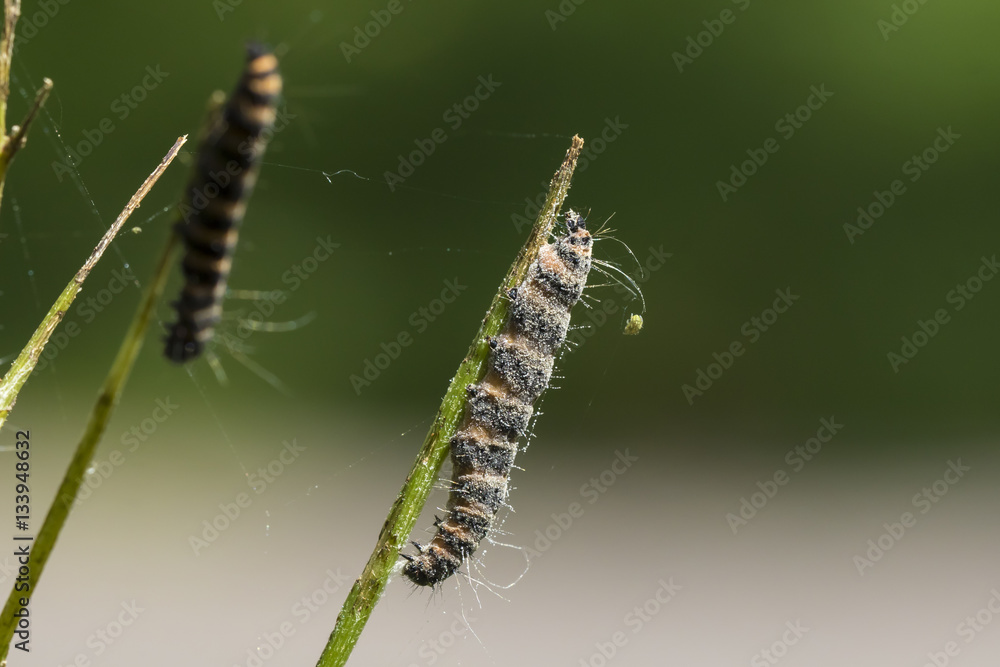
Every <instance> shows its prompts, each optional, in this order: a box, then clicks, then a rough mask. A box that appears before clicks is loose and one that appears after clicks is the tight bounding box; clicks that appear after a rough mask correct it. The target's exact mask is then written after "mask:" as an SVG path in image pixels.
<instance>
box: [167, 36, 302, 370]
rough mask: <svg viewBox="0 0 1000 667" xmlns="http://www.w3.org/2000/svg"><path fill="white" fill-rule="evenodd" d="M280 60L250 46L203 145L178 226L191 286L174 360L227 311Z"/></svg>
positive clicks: (176, 328) (174, 332) (181, 303)
mask: <svg viewBox="0 0 1000 667" xmlns="http://www.w3.org/2000/svg"><path fill="white" fill-rule="evenodd" d="M281 83H282V82H281V74H280V73H279V72H278V59H277V58H275V56H274V55H273V54H272V53H270V52H268V51H267V50H265V49H264V48H263V47H261V46H258V45H253V44H251V45H249V46H247V57H246V65H245V67H244V69H243V74H242V76H241V77H240V80H239V83H237V85H236V89H235V90H234V91H233V93H232V95H230V96H229V99H228V100H227V101H226V104H225V106H224V107H223V108H222V113H221V118H219V119H218V121H217V122H216V123H215V124H214V125H213V126H212V127H211V128H210V129H209V131H208V133H207V134H206V136H205V137H204V138H203V139H202V141H201V145H200V146H199V148H198V157H197V160H198V161H197V166H196V168H195V173H194V176H193V178H192V179H191V182H190V183H189V184H188V187H187V191H186V193H185V197H184V201H183V202H182V203H181V205H180V212H181V215H182V217H183V221H179V222H178V223H177V226H176V232H177V234H179V235H180V237H181V238H182V239H183V241H184V248H185V254H184V260H183V262H182V264H181V268H182V270H183V272H184V278H185V283H184V288H183V290H182V291H181V295H180V298H179V299H178V300H177V301H176V302H174V303H173V306H174V308H175V309H176V310H177V321H176V322H174V323H173V324H171V325H169V327H168V329H169V334H168V335H167V338H166V348H165V350H164V354H166V357H167V358H168V359H170V360H171V361H174V362H176V363H184V362H185V361H188V360H190V359H194V358H195V357H197V356H198V355H199V354H201V352H202V350H203V349H204V347H205V344H206V343H207V342H208V341H209V340H210V339H211V338H212V335H213V333H214V331H215V325H216V324H218V323H219V320H220V319H221V318H222V297H223V296H224V295H225V293H226V283H227V281H228V278H229V271H230V269H231V268H232V262H233V252H234V250H235V248H236V240H237V238H238V235H239V227H240V224H241V223H242V222H243V215H244V213H245V212H246V207H247V200H248V199H249V197H250V193H251V192H252V191H253V186H254V183H255V182H256V181H257V171H258V169H259V167H260V160H261V158H262V156H263V155H264V149H265V148H266V146H267V141H268V139H270V137H271V133H272V132H271V131H272V127H273V126H274V120H275V117H276V114H277V108H276V105H277V100H278V96H279V95H280V94H281Z"/></svg>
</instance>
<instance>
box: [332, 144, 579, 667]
mask: <svg viewBox="0 0 1000 667" xmlns="http://www.w3.org/2000/svg"><path fill="white" fill-rule="evenodd" d="M582 148H583V139H581V138H580V137H578V136H574V137H573V143H572V145H571V146H570V149H569V150H568V151H567V152H566V159H565V160H564V161H563V163H562V166H561V167H560V168H559V170H558V171H557V172H556V174H555V176H553V177H552V181H551V183H550V184H549V192H548V195H547V196H546V199H545V205H544V206H543V207H542V210H541V212H540V213H539V214H538V219H537V220H536V221H535V225H534V227H533V228H532V232H531V236H530V237H529V238H528V240H527V242H526V243H525V244H524V247H522V248H521V252H520V253H519V254H518V256H517V259H516V260H515V261H514V264H513V265H512V266H511V267H510V270H509V271H508V272H507V277H506V278H504V281H503V283H501V285H500V289H499V290H498V291H497V294H496V296H494V297H493V302H492V303H491V304H490V308H489V310H488V311H487V312H486V317H485V318H483V324H482V326H481V327H480V329H479V331H478V332H477V333H476V337H475V338H474V339H473V340H472V345H471V347H470V348H469V352H468V353H467V354H466V356H465V359H464V360H463V361H462V363H461V365H459V367H458V372H457V373H456V374H455V377H454V378H452V380H451V385H449V387H448V391H447V393H445V396H444V399H443V401H442V402H441V407H440V408H439V409H438V413H437V417H435V419H434V423H433V424H432V425H431V428H430V431H429V432H428V433H427V437H426V438H425V440H424V444H423V446H422V447H421V449H420V453H419V454H418V455H417V459H416V461H414V463H413V468H412V469H411V470H410V474H409V475H407V477H406V481H405V482H404V483H403V488H402V489H401V490H400V492H399V496H397V498H396V501H395V502H394V503H393V505H392V508H391V509H390V510H389V516H388V518H386V520H385V525H383V526H382V532H381V533H380V534H379V538H378V542H377V543H376V544H375V550H374V551H373V552H372V555H371V557H370V558H369V559H368V564H367V565H365V569H364V571H363V572H362V574H361V577H360V578H359V579H358V580H357V581H355V582H354V586H353V587H352V588H351V592H350V593H348V595H347V600H345V601H344V606H343V609H341V612H340V615H339V616H338V617H337V624H336V626H335V627H334V629H333V633H332V634H331V635H330V639H329V641H328V642H327V645H326V648H325V649H324V650H323V654H322V655H321V656H320V659H319V662H318V663H317V667H341V666H342V665H344V664H345V663H346V662H347V659H348V658H349V657H350V655H351V651H353V650H354V646H355V645H356V644H357V642H358V638H359V637H360V636H361V631H362V630H363V629H364V627H365V624H366V623H367V622H368V619H369V617H370V616H371V614H372V611H373V610H374V609H375V605H376V604H377V603H378V601H379V599H380V598H381V597H382V593H383V592H385V587H386V585H387V584H388V582H389V575H390V574H391V573H392V570H393V567H394V566H395V564H396V561H397V560H398V559H399V550H400V548H401V547H402V546H403V545H404V544H405V543H406V540H407V539H408V538H409V536H410V532H411V531H412V530H413V526H414V525H415V524H416V521H417V518H418V517H419V516H420V512H421V510H423V507H424V503H425V502H426V501H427V496H428V494H429V493H430V490H431V487H432V486H433V484H434V482H435V480H437V477H438V472H439V471H440V469H441V465H442V464H443V463H444V461H445V458H446V457H447V456H448V452H449V448H450V444H449V443H450V440H451V438H452V436H453V435H454V434H455V430H456V428H457V426H458V422H459V420H460V419H461V417H462V410H463V408H464V407H465V402H466V398H467V397H466V392H465V387H466V386H467V385H469V384H472V383H474V382H476V381H478V380H479V378H480V376H481V375H482V373H483V367H484V365H485V363H486V359H487V356H488V354H489V343H488V342H487V339H488V338H489V337H491V336H495V335H497V334H498V333H499V332H500V329H501V327H502V326H503V324H504V322H506V320H507V308H508V306H507V304H508V299H507V290H509V289H510V288H511V287H514V286H516V285H518V284H520V283H521V281H522V280H523V279H524V276H525V275H526V274H527V272H528V267H529V266H530V265H531V262H532V261H534V259H535V257H536V256H537V255H538V250H539V248H541V247H542V246H543V245H544V244H545V243H546V242H547V241H548V237H549V234H550V233H551V231H552V227H553V225H554V224H555V222H556V216H557V215H558V214H559V210H560V208H561V207H562V203H563V201H564V200H565V199H566V195H567V193H568V192H569V186H570V181H571V180H572V178H573V170H574V169H575V168H576V161H577V158H578V157H579V155H580V150H581V149H582Z"/></svg>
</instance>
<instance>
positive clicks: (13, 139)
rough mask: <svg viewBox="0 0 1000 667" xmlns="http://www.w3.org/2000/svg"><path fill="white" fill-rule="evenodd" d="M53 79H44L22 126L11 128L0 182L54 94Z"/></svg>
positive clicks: (0, 165) (1, 153)
mask: <svg viewBox="0 0 1000 667" xmlns="http://www.w3.org/2000/svg"><path fill="white" fill-rule="evenodd" d="M53 85H54V84H53V83H52V79H50V78H48V77H45V78H44V79H42V87H41V88H39V89H38V91H37V92H36V93H35V101H34V102H33V103H32V105H31V108H30V109H28V115H26V116H25V117H24V120H23V121H22V122H21V124H20V125H15V126H14V127H12V128H10V129H11V133H10V136H9V137H7V141H6V143H4V145H3V149H2V150H0V180H2V179H3V177H4V176H6V175H7V166H8V165H9V164H10V163H11V162H13V160H14V156H15V155H17V152H18V151H19V150H21V149H22V148H24V144H25V142H26V141H27V138H28V130H29V129H30V128H31V123H32V122H33V121H34V120H35V117H36V116H37V115H38V112H39V111H40V110H41V109H42V105H44V104H45V100H47V99H48V97H49V93H51V92H52V86H53Z"/></svg>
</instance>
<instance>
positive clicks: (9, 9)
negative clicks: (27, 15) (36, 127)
mask: <svg viewBox="0 0 1000 667" xmlns="http://www.w3.org/2000/svg"><path fill="white" fill-rule="evenodd" d="M3 16H4V21H3V37H2V38H0V133H2V134H3V136H4V138H6V136H7V98H8V97H10V63H11V60H12V59H13V57H14V28H16V27H17V19H18V18H19V17H20V16H21V0H4V3H3Z"/></svg>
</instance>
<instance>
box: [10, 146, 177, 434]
mask: <svg viewBox="0 0 1000 667" xmlns="http://www.w3.org/2000/svg"><path fill="white" fill-rule="evenodd" d="M185 141H187V135H184V136H183V137H180V138H179V139H177V141H176V142H175V143H174V145H173V146H172V147H171V148H170V150H169V151H167V154H166V155H165V156H164V157H163V160H162V161H161V162H160V164H159V166H157V167H156V169H154V170H153V173H152V174H150V175H149V177H148V178H146V180H145V181H144V182H143V184H142V185H141V186H140V187H139V189H138V191H136V193H135V194H134V195H132V199H130V200H129V202H128V204H127V205H126V206H125V208H124V210H122V212H121V213H120V214H119V215H118V218H117V219H116V220H115V222H114V224H113V225H111V228H110V229H108V231H107V232H105V234H104V237H103V238H101V240H100V242H99V243H98V244H97V247H95V248H94V252H92V253H91V255H90V257H88V258H87V261H86V262H84V264H83V266H82V267H80V270H79V271H77V272H76V275H75V276H73V279H72V280H70V281H69V284H68V285H66V288H65V289H63V291H62V294H60V295H59V298H57V299H56V301H55V303H53V304H52V308H50V309H49V312H48V314H47V315H46V316H45V318H44V319H43V320H42V323H41V324H39V325H38V328H37V329H36V330H35V333H34V334H33V335H32V336H31V339H30V340H29V341H28V344H27V345H25V346H24V349H23V350H21V354H19V355H18V357H17V359H15V360H14V363H13V364H11V367H10V370H9V371H7V374H6V375H5V376H4V378H3V381H2V382H0V428H2V427H3V424H4V422H6V421H7V415H9V414H10V411H11V410H13V409H14V402H15V401H16V400H17V395H18V393H19V392H20V391H21V387H23V386H24V383H25V382H26V381H27V380H28V376H29V375H31V371H33V370H34V369H35V364H37V363H38V357H39V356H40V355H41V354H42V350H44V349H45V344H46V343H48V341H49V336H51V335H52V332H53V331H55V328H56V327H57V326H58V325H59V322H60V321H62V318H63V316H64V315H65V314H66V311H67V310H69V307H70V304H72V303H73V300H74V299H75V298H76V295H77V294H78V293H79V292H80V288H81V287H82V285H83V281H84V280H86V279H87V276H88V275H90V271H91V270H92V269H93V268H94V266H95V265H96V264H97V261H98V260H99V259H100V258H101V256H102V255H103V254H104V251H105V250H106V249H107V247H108V246H109V245H110V244H111V241H113V240H114V238H115V236H116V235H117V234H118V231H119V230H120V229H121V228H122V225H124V224H125V221H126V220H128V218H129V216H130V215H132V212H133V211H135V209H137V208H139V205H140V204H141V203H142V200H143V198H144V197H145V196H146V194H147V193H148V192H149V190H150V189H151V188H152V187H153V184H155V183H156V181H157V180H158V179H159V178H160V176H161V175H162V174H163V172H164V171H166V169H167V167H168V166H170V163H171V162H173V159H174V158H175V157H177V153H178V152H179V151H180V149H181V146H183V145H184V142H185Z"/></svg>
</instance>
